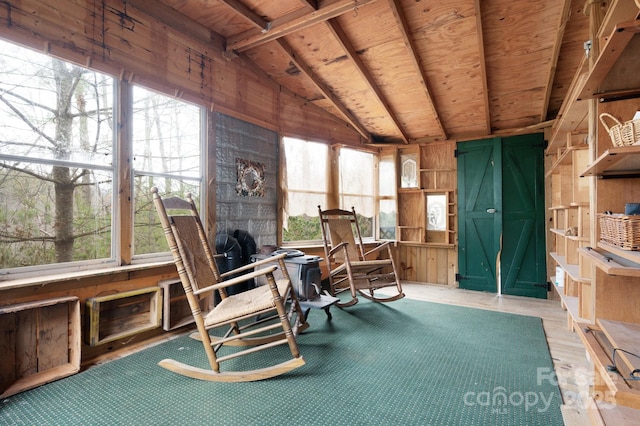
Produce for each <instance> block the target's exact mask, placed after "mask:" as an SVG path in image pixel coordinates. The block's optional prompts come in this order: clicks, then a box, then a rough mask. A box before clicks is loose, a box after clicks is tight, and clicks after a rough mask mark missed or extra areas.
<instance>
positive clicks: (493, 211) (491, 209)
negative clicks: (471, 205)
mask: <svg viewBox="0 0 640 426" xmlns="http://www.w3.org/2000/svg"><path fill="white" fill-rule="evenodd" d="M495 212H496V209H494V208H493V207H491V208H488V209H487V213H491V214H494V213H495Z"/></svg>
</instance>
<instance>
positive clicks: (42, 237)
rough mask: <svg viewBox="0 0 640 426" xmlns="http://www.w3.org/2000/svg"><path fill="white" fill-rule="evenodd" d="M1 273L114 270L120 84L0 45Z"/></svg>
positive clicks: (21, 49) (33, 54)
mask: <svg viewBox="0 0 640 426" xmlns="http://www.w3.org/2000/svg"><path fill="white" fill-rule="evenodd" d="M0 75H2V79H1V81H0V240H1V244H0V269H2V270H5V269H7V268H16V267H32V266H35V265H51V264H60V263H68V262H74V261H90V260H93V261H95V260H99V259H102V260H113V258H114V247H113V245H112V238H111V235H112V220H113V212H112V210H113V209H112V206H113V194H114V192H113V185H114V179H115V176H116V174H115V170H114V166H113V157H114V156H113V153H114V131H113V119H112V117H113V105H114V95H113V94H114V80H113V79H112V78H111V77H109V76H106V75H103V74H99V73H95V72H92V71H89V70H87V69H84V68H81V67H78V66H76V65H72V64H69V63H66V62H63V61H61V60H58V59H55V58H52V57H49V56H46V55H43V54H40V53H37V52H34V51H30V50H27V49H23V48H20V47H18V46H15V45H12V44H9V43H5V42H3V41H1V40H0Z"/></svg>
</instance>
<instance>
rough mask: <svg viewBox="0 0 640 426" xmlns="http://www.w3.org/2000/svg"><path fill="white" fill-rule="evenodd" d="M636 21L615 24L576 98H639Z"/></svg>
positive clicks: (638, 29)
mask: <svg viewBox="0 0 640 426" xmlns="http://www.w3.org/2000/svg"><path fill="white" fill-rule="evenodd" d="M639 50H640V20H635V21H630V22H623V23H620V24H618V25H617V26H616V27H615V28H614V30H613V32H612V33H611V36H610V37H609V39H608V40H607V44H606V45H605V46H604V48H603V49H602V51H601V53H600V56H599V57H598V59H597V60H596V63H595V64H594V65H593V68H592V69H591V71H590V72H589V76H588V77H587V80H586V82H585V83H584V87H583V88H582V91H581V92H580V95H579V97H578V100H582V99H590V98H600V99H601V100H602V101H609V100H616V99H623V98H625V97H640V73H639V72H638V68H639V67H640V55H638V54H637V53H636V52H638V51H639Z"/></svg>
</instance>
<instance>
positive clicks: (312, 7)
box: [300, 0, 318, 10]
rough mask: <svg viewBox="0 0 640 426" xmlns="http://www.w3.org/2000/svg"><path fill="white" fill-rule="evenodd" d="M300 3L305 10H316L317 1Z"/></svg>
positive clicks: (302, 1)
mask: <svg viewBox="0 0 640 426" xmlns="http://www.w3.org/2000/svg"><path fill="white" fill-rule="evenodd" d="M300 3H302V4H303V5H304V7H306V8H307V9H310V10H318V1H317V0H300Z"/></svg>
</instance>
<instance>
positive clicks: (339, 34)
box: [327, 19, 409, 143]
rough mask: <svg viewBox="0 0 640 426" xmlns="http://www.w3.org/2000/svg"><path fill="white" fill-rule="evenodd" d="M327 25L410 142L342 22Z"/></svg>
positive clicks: (407, 141)
mask: <svg viewBox="0 0 640 426" xmlns="http://www.w3.org/2000/svg"><path fill="white" fill-rule="evenodd" d="M327 25H328V26H329V29H330V30H331V32H332V33H333V35H334V36H335V38H336V39H337V40H338V42H340V45H341V46H342V48H343V49H344V51H345V52H346V53H347V56H348V57H349V59H350V60H351V61H352V62H353V64H354V65H355V67H356V69H357V70H358V72H359V73H360V76H361V77H362V78H363V79H364V80H365V81H366V82H367V85H368V86H369V88H370V89H371V91H372V92H373V93H374V94H375V95H376V97H377V98H378V101H379V102H380V104H382V106H383V107H384V109H385V111H386V112H387V115H388V116H389V118H391V120H392V121H393V124H394V125H395V126H396V127H397V129H398V131H399V132H400V134H401V135H402V141H403V142H404V143H409V137H408V136H407V134H406V132H405V130H404V128H403V126H402V124H401V123H400V120H398V117H397V116H396V114H395V113H394V112H393V109H392V108H391V105H389V102H388V101H387V99H386V97H385V96H384V94H383V93H382V91H381V90H380V87H379V86H378V84H377V83H376V82H375V80H374V79H373V76H372V75H371V72H370V71H369V70H368V69H367V67H366V66H365V64H364V63H363V62H362V59H360V56H359V55H358V53H357V52H356V50H355V49H354V47H353V45H352V44H351V42H350V41H349V38H348V37H347V35H346V34H345V32H344V31H343V30H342V27H340V24H338V21H337V20H336V19H330V20H328V21H327Z"/></svg>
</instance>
